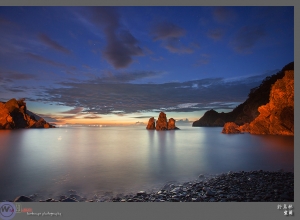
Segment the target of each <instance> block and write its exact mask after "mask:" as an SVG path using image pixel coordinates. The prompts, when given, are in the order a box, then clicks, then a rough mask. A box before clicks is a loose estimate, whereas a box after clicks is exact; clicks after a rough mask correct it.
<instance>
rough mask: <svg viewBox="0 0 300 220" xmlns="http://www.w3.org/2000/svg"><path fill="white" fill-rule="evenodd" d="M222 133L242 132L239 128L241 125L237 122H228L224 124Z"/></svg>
mask: <svg viewBox="0 0 300 220" xmlns="http://www.w3.org/2000/svg"><path fill="white" fill-rule="evenodd" d="M222 133H224V134H238V133H241V131H240V130H239V126H238V125H237V124H236V123H234V122H227V123H226V124H225V125H224V128H223V130H222Z"/></svg>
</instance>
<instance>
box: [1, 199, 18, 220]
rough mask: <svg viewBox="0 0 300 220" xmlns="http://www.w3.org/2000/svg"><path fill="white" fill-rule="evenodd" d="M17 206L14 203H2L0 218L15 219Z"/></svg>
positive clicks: (4, 219)
mask: <svg viewBox="0 0 300 220" xmlns="http://www.w3.org/2000/svg"><path fill="white" fill-rule="evenodd" d="M15 215H16V206H15V205H14V204H13V203H12V202H2V203H0V218H1V219H3V220H9V219H12V218H13V217H15Z"/></svg>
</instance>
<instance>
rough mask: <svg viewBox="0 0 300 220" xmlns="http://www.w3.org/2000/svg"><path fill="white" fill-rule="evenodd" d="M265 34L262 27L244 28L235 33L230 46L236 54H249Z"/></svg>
mask: <svg viewBox="0 0 300 220" xmlns="http://www.w3.org/2000/svg"><path fill="white" fill-rule="evenodd" d="M264 36H266V33H265V31H264V29H263V28H262V27H258V26H244V27H242V28H241V29H240V30H239V31H238V32H237V33H236V36H235V38H234V40H233V41H232V42H231V46H232V47H233V49H234V50H235V51H237V52H238V53H250V52H251V49H252V48H253V47H254V46H255V44H256V43H257V42H259V40H261V39H262V38H263V37H264Z"/></svg>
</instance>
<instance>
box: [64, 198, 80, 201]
mask: <svg viewBox="0 0 300 220" xmlns="http://www.w3.org/2000/svg"><path fill="white" fill-rule="evenodd" d="M61 201H62V202H78V201H77V200H76V199H72V198H66V199H63V200H61Z"/></svg>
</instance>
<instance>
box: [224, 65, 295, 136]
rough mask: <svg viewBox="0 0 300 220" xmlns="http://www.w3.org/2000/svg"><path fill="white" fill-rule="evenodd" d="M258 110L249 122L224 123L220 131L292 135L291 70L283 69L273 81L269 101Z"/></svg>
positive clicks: (292, 80)
mask: <svg viewBox="0 0 300 220" xmlns="http://www.w3.org/2000/svg"><path fill="white" fill-rule="evenodd" d="M258 112H259V113H260V114H259V115H258V116H257V117H256V118H255V119H254V120H253V121H252V122H251V123H246V124H244V125H242V126H237V125H233V123H232V122H229V123H226V124H225V126H224V129H223V131H222V133H226V134H228V133H240V132H249V133H251V134H273V135H294V71H293V70H289V71H285V75H284V77H283V78H282V79H279V80H277V81H276V82H275V83H274V85H273V86H272V89H271V92H270V101H269V103H267V104H266V105H262V106H260V107H259V108H258ZM229 128H231V129H229ZM236 130H238V131H239V132H237V131H236Z"/></svg>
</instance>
